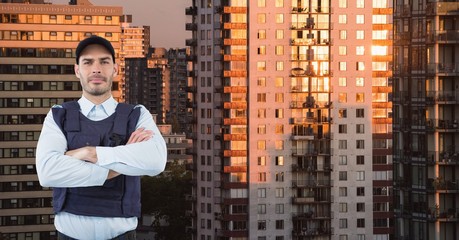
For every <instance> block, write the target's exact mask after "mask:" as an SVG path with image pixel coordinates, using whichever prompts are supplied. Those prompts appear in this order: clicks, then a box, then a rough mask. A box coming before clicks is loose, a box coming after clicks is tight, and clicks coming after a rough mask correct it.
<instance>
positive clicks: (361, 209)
mask: <svg viewBox="0 0 459 240" xmlns="http://www.w3.org/2000/svg"><path fill="white" fill-rule="evenodd" d="M356 209H357V212H365V203H363V202H359V203H357V204H356Z"/></svg>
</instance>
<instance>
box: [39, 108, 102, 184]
mask: <svg viewBox="0 0 459 240" xmlns="http://www.w3.org/2000/svg"><path fill="white" fill-rule="evenodd" d="M66 151H67V139H66V138H65V136H64V133H63V132H62V130H61V129H60V128H59V126H58V125H57V124H56V122H55V121H54V118H53V113H52V111H49V113H48V114H47V115H46V118H45V121H44V123H43V129H42V131H41V134H40V138H39V139H38V144H37V151H36V167H37V174H38V180H39V181H40V184H41V185H42V186H44V187H88V186H101V185H103V184H104V182H105V180H106V179H107V176H108V171H109V170H108V169H107V168H103V167H101V166H98V165H96V164H92V163H88V162H85V161H81V160H79V159H75V158H72V157H70V156H67V155H65V152H66Z"/></svg>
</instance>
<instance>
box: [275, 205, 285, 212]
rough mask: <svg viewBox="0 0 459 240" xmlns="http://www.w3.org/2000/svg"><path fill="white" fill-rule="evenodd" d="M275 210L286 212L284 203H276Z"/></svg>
mask: <svg viewBox="0 0 459 240" xmlns="http://www.w3.org/2000/svg"><path fill="white" fill-rule="evenodd" d="M275 212H276V214H283V213H284V204H281V203H279V204H276V205H275Z"/></svg>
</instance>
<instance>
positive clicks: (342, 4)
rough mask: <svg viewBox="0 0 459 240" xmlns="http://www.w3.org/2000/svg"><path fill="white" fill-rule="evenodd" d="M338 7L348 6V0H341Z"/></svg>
mask: <svg viewBox="0 0 459 240" xmlns="http://www.w3.org/2000/svg"><path fill="white" fill-rule="evenodd" d="M338 7H339V8H347V0H339V2H338Z"/></svg>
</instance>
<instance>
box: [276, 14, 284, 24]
mask: <svg viewBox="0 0 459 240" xmlns="http://www.w3.org/2000/svg"><path fill="white" fill-rule="evenodd" d="M276 23H284V14H282V13H277V14H276Z"/></svg>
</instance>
